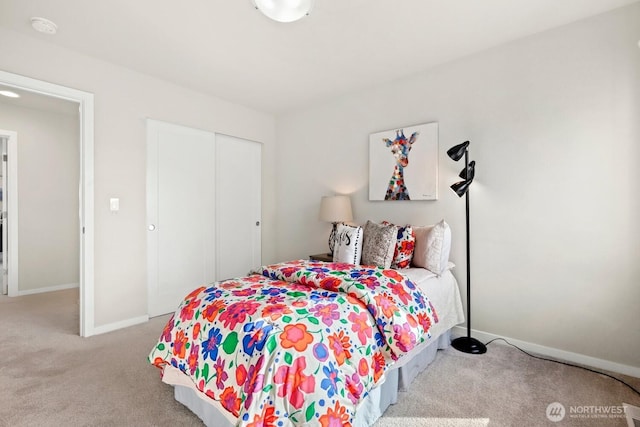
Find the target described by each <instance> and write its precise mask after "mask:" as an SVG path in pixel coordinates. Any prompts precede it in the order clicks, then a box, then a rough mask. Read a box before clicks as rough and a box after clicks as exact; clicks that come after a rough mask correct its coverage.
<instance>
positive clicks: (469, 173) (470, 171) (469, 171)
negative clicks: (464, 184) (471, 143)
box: [458, 160, 476, 181]
mask: <svg viewBox="0 0 640 427" xmlns="http://www.w3.org/2000/svg"><path fill="white" fill-rule="evenodd" d="M475 175H476V161H475V160H472V161H470V162H469V166H468V167H466V168H464V169H462V171H461V172H460V175H458V176H459V177H460V178H462V179H464V180H465V181H473V177H474V176H475Z"/></svg>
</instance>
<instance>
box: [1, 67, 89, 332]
mask: <svg viewBox="0 0 640 427" xmlns="http://www.w3.org/2000/svg"><path fill="white" fill-rule="evenodd" d="M0 83H2V84H4V85H7V86H12V87H15V88H19V89H22V90H27V91H30V92H35V93H39V94H42V95H46V96H52V97H55V98H61V99H66V100H68V101H73V102H77V103H78V104H79V112H80V120H79V121H80V132H79V133H80V186H79V197H80V204H79V206H80V209H79V216H80V336H83V337H88V336H91V335H94V334H95V316H94V251H93V248H94V194H93V173H94V172H93V144H94V141H93V124H94V109H93V94H92V93H89V92H84V91H80V90H77V89H73V88H69V87H66V86H60V85H57V84H53V83H48V82H44V81H41V80H36V79H32V78H30V77H25V76H21V75H18V74H13V73H8V72H5V71H0ZM10 227H11V226H10ZM16 253H17V251H16ZM14 270H15V271H16V272H17V268H15V269H14ZM9 274H11V271H10V272H9Z"/></svg>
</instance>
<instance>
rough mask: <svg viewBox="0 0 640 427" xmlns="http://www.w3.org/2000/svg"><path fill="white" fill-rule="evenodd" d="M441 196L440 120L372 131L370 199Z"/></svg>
mask: <svg viewBox="0 0 640 427" xmlns="http://www.w3.org/2000/svg"><path fill="white" fill-rule="evenodd" d="M437 199H438V123H437V122H432V123H425V124H421V125H415V126H406V127H402V128H397V129H392V130H387V131H382V132H376V133H372V134H371V135H369V200H437Z"/></svg>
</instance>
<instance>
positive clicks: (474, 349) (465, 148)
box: [447, 141, 487, 354]
mask: <svg viewBox="0 0 640 427" xmlns="http://www.w3.org/2000/svg"><path fill="white" fill-rule="evenodd" d="M447 155H448V156H449V157H450V158H451V159H453V160H454V161H456V162H457V161H458V160H460V159H461V158H462V156H464V169H463V170H462V172H460V175H458V176H459V177H460V178H462V181H459V182H456V183H455V184H453V185H452V186H451V189H452V190H453V191H454V192H455V193H456V194H457V195H458V197H462V196H463V195H464V196H465V198H466V221H467V336H466V337H459V338H456V339H455V340H453V341H451V345H452V346H453V348H455V349H456V350H458V351H462V352H464V353H471V354H483V353H486V352H487V347H486V346H485V345H484V344H482V343H481V342H480V341H478V340H477V339H475V338H471V266H470V264H471V262H470V259H471V258H470V251H469V187H470V186H471V183H472V182H473V177H474V175H475V169H476V162H475V161H471V163H469V141H465V142H463V143H462V144H458V145H456V146H455V147H451V148H450V149H449V150H447Z"/></svg>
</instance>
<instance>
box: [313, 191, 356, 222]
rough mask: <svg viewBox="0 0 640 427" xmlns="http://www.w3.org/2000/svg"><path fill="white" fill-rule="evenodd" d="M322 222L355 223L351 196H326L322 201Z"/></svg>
mask: <svg viewBox="0 0 640 427" xmlns="http://www.w3.org/2000/svg"><path fill="white" fill-rule="evenodd" d="M320 220H321V221H326V222H343V221H353V213H352V212H351V199H350V198H349V196H325V197H323V198H322V199H321V200H320Z"/></svg>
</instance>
